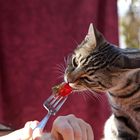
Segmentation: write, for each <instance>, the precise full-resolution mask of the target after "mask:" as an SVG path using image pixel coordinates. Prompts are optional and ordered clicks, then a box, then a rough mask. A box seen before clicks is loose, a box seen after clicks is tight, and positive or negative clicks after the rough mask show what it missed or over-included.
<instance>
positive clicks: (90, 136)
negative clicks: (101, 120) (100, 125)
mask: <svg viewBox="0 0 140 140" xmlns="http://www.w3.org/2000/svg"><path fill="white" fill-rule="evenodd" d="M86 128H87V140H94V134H93V130H92V127H91V126H90V125H89V124H87V127H86Z"/></svg>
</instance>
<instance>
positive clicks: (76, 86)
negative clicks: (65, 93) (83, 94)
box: [69, 83, 84, 90]
mask: <svg viewBox="0 0 140 140" xmlns="http://www.w3.org/2000/svg"><path fill="white" fill-rule="evenodd" d="M69 85H70V87H72V89H73V90H83V89H84V88H83V86H81V85H77V84H76V83H69Z"/></svg>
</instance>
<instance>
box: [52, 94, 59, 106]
mask: <svg viewBox="0 0 140 140" xmlns="http://www.w3.org/2000/svg"><path fill="white" fill-rule="evenodd" d="M57 99H59V96H57V97H55V98H54V99H53V100H52V101H51V102H50V105H53V104H54V103H55V101H57Z"/></svg>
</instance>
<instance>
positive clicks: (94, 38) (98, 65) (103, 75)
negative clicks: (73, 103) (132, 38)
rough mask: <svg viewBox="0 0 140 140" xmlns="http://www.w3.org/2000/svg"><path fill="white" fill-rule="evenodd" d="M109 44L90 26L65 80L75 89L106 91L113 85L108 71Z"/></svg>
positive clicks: (72, 60) (70, 64)
mask: <svg viewBox="0 0 140 140" xmlns="http://www.w3.org/2000/svg"><path fill="white" fill-rule="evenodd" d="M108 46H109V43H108V42H107V41H106V40H105V39H104V37H103V35H102V34H101V33H100V32H98V31H97V29H95V28H93V25H92V24H90V26H89V30H88V33H87V35H86V37H85V39H84V40H83V41H82V43H81V44H80V45H78V47H77V48H76V49H75V50H74V53H73V54H72V56H71V58H70V60H69V62H68V66H67V68H66V70H65V75H64V80H65V81H66V82H68V83H69V84H70V85H71V86H72V87H73V88H74V89H77V90H85V89H90V90H93V91H105V90H107V89H108V88H110V87H111V86H112V85H111V84H112V83H111V82H112V81H110V80H111V79H112V77H111V75H110V72H109V70H107V69H108V63H109V62H108V61H109V59H110V58H109V56H108V52H107V51H110V49H109V47H108Z"/></svg>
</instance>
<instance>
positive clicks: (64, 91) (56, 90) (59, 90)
mask: <svg viewBox="0 0 140 140" xmlns="http://www.w3.org/2000/svg"><path fill="white" fill-rule="evenodd" d="M52 91H53V94H54V95H56V96H63V97H64V96H68V95H69V94H70V93H71V92H72V87H70V85H69V83H61V84H59V85H57V86H54V87H53V88H52Z"/></svg>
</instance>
